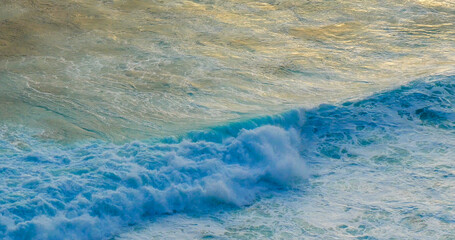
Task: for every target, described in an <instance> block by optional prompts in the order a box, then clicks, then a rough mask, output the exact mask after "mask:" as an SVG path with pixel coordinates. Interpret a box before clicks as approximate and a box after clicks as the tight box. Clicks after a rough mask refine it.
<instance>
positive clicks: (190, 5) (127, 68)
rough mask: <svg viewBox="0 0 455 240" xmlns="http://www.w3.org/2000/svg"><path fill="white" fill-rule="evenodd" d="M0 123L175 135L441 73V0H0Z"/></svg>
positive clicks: (453, 7) (61, 136) (450, 50)
mask: <svg viewBox="0 0 455 240" xmlns="http://www.w3.org/2000/svg"><path fill="white" fill-rule="evenodd" d="M0 3H1V9H0V32H1V35H0V97H1V99H0V100H1V103H2V104H1V105H0V108H1V109H0V110H1V111H0V120H1V121H2V122H3V123H8V124H10V123H11V124H12V125H15V126H16V125H24V126H27V127H29V128H34V129H35V130H36V131H37V133H36V134H37V135H40V137H42V138H50V139H55V140H59V141H60V140H62V141H72V140H78V139H86V138H97V139H99V138H101V139H105V140H113V141H115V142H124V141H128V140H131V139H144V138H149V137H163V136H164V137H166V136H169V135H179V134H182V133H184V132H186V131H188V130H194V129H201V128H203V127H207V126H214V125H219V124H223V123H227V122H230V121H239V120H242V119H247V118H250V117H254V116H259V115H265V114H276V113H280V112H282V111H283V110H288V109H291V108H294V107H314V106H317V105H319V104H321V103H336V102H341V101H343V100H346V99H350V98H359V97H363V96H366V95H369V94H371V93H373V92H375V91H378V90H383V89H384V88H391V87H394V86H398V85H400V84H403V83H406V82H409V81H411V80H414V79H416V78H418V77H422V76H427V75H431V74H435V73H441V72H447V71H453V64H454V61H455V57H454V52H455V37H454V36H455V26H454V23H455V4H454V3H453V2H452V1H431V0H411V1H344V0H339V1H286V0H282V1H254V2H253V1H140V0H105V1H100V0H97V1H95V0H87V1H68V0H63V1H62V0H59V1H52V0H30V1H24V0H19V1H8V0H2V1H1V2H0Z"/></svg>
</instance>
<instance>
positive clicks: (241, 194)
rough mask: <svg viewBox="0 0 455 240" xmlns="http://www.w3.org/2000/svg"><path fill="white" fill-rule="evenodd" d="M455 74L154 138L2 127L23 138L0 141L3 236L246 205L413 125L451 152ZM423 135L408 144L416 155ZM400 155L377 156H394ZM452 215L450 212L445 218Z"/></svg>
mask: <svg viewBox="0 0 455 240" xmlns="http://www.w3.org/2000/svg"><path fill="white" fill-rule="evenodd" d="M454 80H455V78H454V77H453V76H447V77H446V76H435V77H432V78H429V79H424V80H419V81H416V82H413V83H411V84H409V85H407V86H404V87H401V88H399V89H397V90H393V91H389V92H384V93H380V94H376V95H374V96H372V97H369V98H367V99H365V100H360V101H356V102H346V103H344V104H342V105H340V106H336V105H323V106H321V107H318V108H315V109H310V110H304V109H300V110H293V111H290V112H287V113H285V114H282V115H278V116H270V117H263V118H258V119H254V120H250V121H247V122H244V123H235V124H232V125H229V126H225V127H219V128H215V129H212V130H208V131H199V132H192V133H190V134H188V135H187V136H186V137H183V138H182V139H163V140H162V141H161V142H155V143H150V142H146V141H135V142H131V143H127V144H124V145H121V146H117V145H113V144H109V143H105V142H101V141H99V142H93V143H90V144H82V145H74V146H61V145H56V144H53V143H47V144H46V143H39V142H33V141H34V140H33V139H29V138H27V137H26V136H23V135H20V133H17V134H18V135H15V136H11V134H13V133H12V132H10V131H7V129H3V130H2V136H3V138H2V139H8V138H12V137H15V138H16V139H20V140H21V141H22V145H26V146H27V147H22V148H21V147H20V146H18V145H14V144H12V143H11V142H8V141H6V140H2V141H1V142H0V143H1V155H0V162H1V168H0V174H1V178H2V179H3V181H2V182H1V183H0V184H1V185H0V187H1V188H0V189H1V191H2V192H1V193H2V194H1V195H0V203H1V208H0V214H1V215H0V237H1V238H3V239H99V238H109V237H111V236H113V235H115V234H118V233H120V232H122V231H124V229H125V228H126V227H127V226H131V225H135V224H139V223H144V222H145V221H148V220H147V219H150V218H151V217H155V216H157V215H162V214H173V213H176V212H192V213H198V212H204V213H205V214H210V211H214V212H216V211H217V210H219V209H220V208H221V207H222V206H223V205H225V206H232V207H240V206H248V205H251V204H253V203H255V202H256V201H257V200H258V199H261V196H264V194H266V195H268V194H270V193H271V192H277V193H278V192H282V191H288V190H290V189H292V188H294V187H296V186H299V185H302V184H305V181H306V179H308V178H312V176H313V175H314V174H316V173H314V172H313V173H310V172H309V171H308V169H307V166H306V165H307V163H306V162H307V161H308V160H311V159H315V157H318V156H319V158H323V157H328V158H330V159H332V161H353V162H356V159H357V160H358V159H359V156H360V155H362V153H360V152H358V151H359V149H362V148H369V146H374V145H378V142H382V143H387V142H388V141H391V140H390V139H394V140H393V142H395V143H394V144H397V142H398V143H399V144H404V143H403V142H400V141H402V140H400V137H402V136H407V135H406V134H402V133H411V132H417V133H419V135H422V136H421V137H418V138H417V139H407V141H409V142H405V143H406V144H413V143H415V144H418V141H424V140H427V141H428V139H426V138H425V137H424V136H423V135H425V134H427V133H429V132H440V133H439V134H440V136H441V138H443V137H444V138H446V139H447V141H446V142H443V143H439V144H443V145H444V146H446V147H445V149H446V151H449V153H453V149H455V148H454V147H455V146H454V144H455V142H453V141H452V140H454V139H455V136H454V130H455V114H454V111H453V109H454V105H453V104H454V103H455V94H454V91H455V84H454V82H453V81H454ZM400 134H401V135H400ZM387 139H388V140H387ZM428 144H432V143H431V141H430V142H429V143H428V142H427V143H426V145H421V146H419V145H417V146H414V147H413V148H414V149H413V150H414V151H415V152H417V153H418V154H419V155H421V157H425V156H426V155H428V154H429V152H427V148H428V147H429V146H430V145H428ZM434 144H437V143H434ZM354 148H356V149H357V150H353V149H354ZM389 148H390V149H391V148H392V147H391V146H389ZM373 149H374V148H373ZM395 149H398V147H396V148H395ZM372 151H373V152H374V151H378V150H372ZM400 151H402V153H399V151H398V152H397V153H398V154H404V157H407V156H408V155H409V152H408V153H406V150H404V149H402V150H400ZM403 151H404V153H403ZM363 155H365V153H363ZM401 157H403V156H401ZM401 157H400V156H394V155H393V154H391V155H388V156H387V155H386V156H382V157H381V156H379V157H375V158H374V159H375V160H374V161H377V162H380V163H386V162H388V163H390V164H395V165H397V164H398V165H399V164H401V163H400V161H404V160H400V158H401ZM343 159H346V160H343ZM428 161H431V159H428ZM358 164H362V163H361V161H360V160H358ZM363 164H364V163H363ZM322 167H324V166H322ZM446 168H447V170H446V171H448V172H447V174H448V175H445V176H444V181H450V182H451V183H454V181H455V180H454V175H453V172H454V171H455V165H454V163H453V162H451V163H450V165H447V166H446ZM450 172H452V173H450ZM313 177H314V176H313ZM441 180H442V179H441ZM286 189H287V190H286ZM439 191H442V192H444V191H446V194H447V195H442V196H439V198H440V200H439V201H450V199H447V198H448V197H449V194H450V193H454V192H453V191H454V188H453V186H452V187H450V188H445V189H439ZM452 196H453V195H452ZM452 205H453V204H452ZM210 208H212V210H208V209H210ZM453 209H454V208H453V206H452V208H451V207H450V206H446V208H444V211H446V213H453ZM207 212H208V213H207ZM441 214H442V213H441ZM436 215H437V214H436ZM452 216H453V215H452ZM454 220H455V219H453V218H451V220H450V219H448V220H447V221H449V225H450V226H453V222H452V223H450V221H454ZM379 227H380V226H379ZM452 232H453V231H452Z"/></svg>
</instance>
